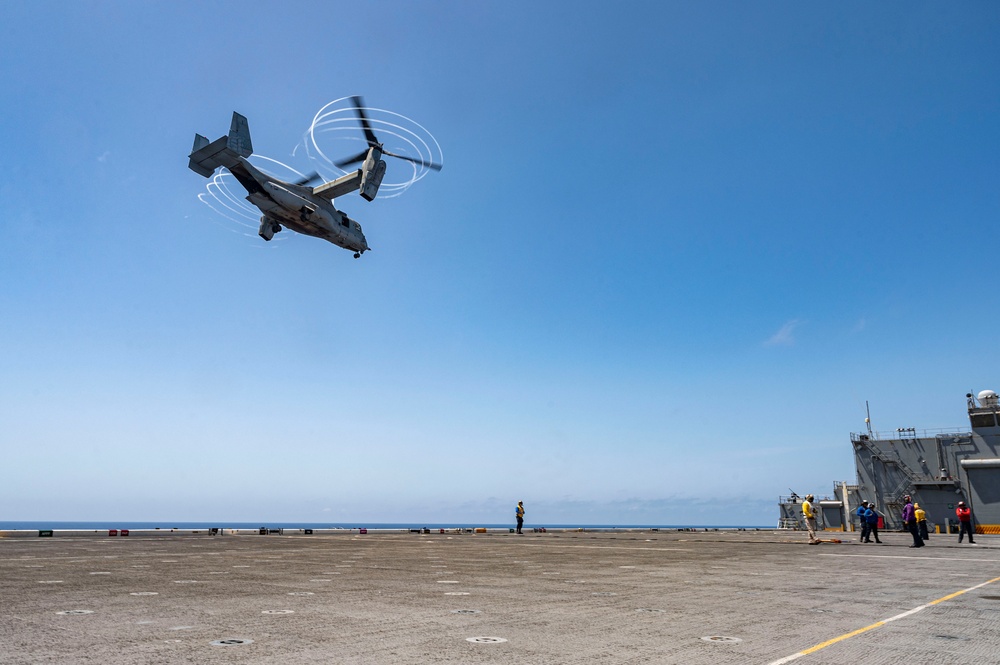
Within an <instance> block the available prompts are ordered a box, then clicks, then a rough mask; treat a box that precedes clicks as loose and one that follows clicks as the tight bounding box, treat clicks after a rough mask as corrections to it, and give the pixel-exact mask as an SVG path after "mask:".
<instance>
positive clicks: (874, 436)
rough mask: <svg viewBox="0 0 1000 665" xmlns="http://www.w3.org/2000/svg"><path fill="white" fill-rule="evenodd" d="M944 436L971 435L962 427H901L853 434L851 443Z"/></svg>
mask: <svg viewBox="0 0 1000 665" xmlns="http://www.w3.org/2000/svg"><path fill="white" fill-rule="evenodd" d="M942 434H946V435H956V434H962V435H965V436H968V435H969V430H968V428H966V429H962V428H961V427H941V428H937V429H917V428H915V427H900V428H899V429H897V430H893V431H888V432H872V433H871V434H869V433H868V432H851V441H852V442H854V443H858V442H861V441H898V440H899V439H934V438H936V437H938V436H940V435H942Z"/></svg>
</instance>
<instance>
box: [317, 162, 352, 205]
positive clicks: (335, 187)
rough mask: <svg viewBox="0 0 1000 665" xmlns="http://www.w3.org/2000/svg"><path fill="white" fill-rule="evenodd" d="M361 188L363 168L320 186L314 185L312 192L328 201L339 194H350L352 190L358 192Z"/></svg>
mask: <svg viewBox="0 0 1000 665" xmlns="http://www.w3.org/2000/svg"><path fill="white" fill-rule="evenodd" d="M360 189H361V169H358V170H357V171H355V172H354V173H348V174H347V175H342V176H340V177H339V178H337V179H336V180H331V181H330V182H325V183H323V184H322V185H320V186H319V187H314V188H313V190H312V193H313V194H314V195H315V196H320V197H322V198H324V199H327V200H328V201H332V200H334V199H335V198H337V197H338V196H343V195H344V194H350V193H351V192H356V191H358V190H360Z"/></svg>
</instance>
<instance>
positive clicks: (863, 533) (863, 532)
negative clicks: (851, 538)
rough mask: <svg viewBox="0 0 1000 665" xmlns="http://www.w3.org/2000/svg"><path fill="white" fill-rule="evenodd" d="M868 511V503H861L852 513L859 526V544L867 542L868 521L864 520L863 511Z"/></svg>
mask: <svg viewBox="0 0 1000 665" xmlns="http://www.w3.org/2000/svg"><path fill="white" fill-rule="evenodd" d="M866 510H868V502H867V501H862V502H861V505H860V506H858V509H857V510H856V511H854V513H855V514H856V515H857V516H858V522H859V523H860V526H861V537H860V538H858V540H860V541H861V542H865V541H866V540H868V520H866V519H865V511H866Z"/></svg>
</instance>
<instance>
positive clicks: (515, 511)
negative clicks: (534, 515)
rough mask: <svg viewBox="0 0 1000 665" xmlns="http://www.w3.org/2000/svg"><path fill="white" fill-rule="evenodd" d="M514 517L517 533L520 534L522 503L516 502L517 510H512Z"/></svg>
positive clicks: (522, 512)
mask: <svg viewBox="0 0 1000 665" xmlns="http://www.w3.org/2000/svg"><path fill="white" fill-rule="evenodd" d="M514 517H516V518H517V532H518V533H521V527H522V526H523V525H524V501H518V502H517V508H515V509H514Z"/></svg>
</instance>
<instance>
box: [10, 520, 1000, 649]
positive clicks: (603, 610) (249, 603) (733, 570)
mask: <svg viewBox="0 0 1000 665" xmlns="http://www.w3.org/2000/svg"><path fill="white" fill-rule="evenodd" d="M826 537H830V536H829V534H827V535H826ZM841 537H843V538H845V542H844V543H842V544H833V543H823V544H822V545H818V546H808V545H806V544H805V540H806V536H805V534H802V533H786V532H708V533H704V532H696V533H690V532H680V533H678V532H673V531H670V532H665V531H661V532H658V533H653V532H649V531H636V532H619V533H614V534H611V533H578V532H561V533H554V532H549V533H544V534H542V533H538V534H535V533H526V534H525V535H523V536H517V535H515V534H510V535H508V534H447V535H442V534H438V533H433V534H429V535H425V534H367V535H353V534H344V535H333V536H329V535H323V536H279V535H268V536H231V535H229V536H215V537H213V536H156V537H141V536H140V537H129V538H121V537H118V538H97V537H77V538H72V537H63V538H60V537H56V538H5V539H0V661H2V662H4V663H102V664H104V665H110V664H113V663H314V662H315V663H685V664H698V663H706V664H708V663H712V664H716V663H740V664H744V663H760V664H762V665H767V664H770V663H775V662H776V661H781V660H782V659H785V658H788V657H790V656H794V655H795V654H797V653H799V652H802V651H803V650H806V649H809V648H811V647H814V646H817V645H820V644H822V643H824V642H827V641H829V640H833V639H836V638H839V637H842V636H844V635H847V634H849V633H852V632H853V631H857V630H859V629H863V628H866V627H869V626H871V625H872V624H875V623H876V622H879V621H884V620H885V619H889V618H891V617H896V616H898V615H900V614H902V613H904V612H907V611H909V610H913V609H915V608H918V607H921V606H925V605H927V604H928V603H931V602H932V601H936V600H939V599H942V598H946V597H947V596H949V595H951V594H954V593H956V592H960V591H963V590H965V589H969V588H971V587H973V586H976V585H979V584H982V583H984V582H989V581H990V580H993V579H994V578H998V577H1000V537H990V536H980V537H978V539H977V540H978V543H979V544H978V545H976V546H969V545H962V546H958V544H957V542H956V537H954V536H932V537H931V541H930V545H929V546H928V547H925V548H922V549H919V550H914V549H909V548H907V547H906V544H908V542H910V541H909V536H905V535H902V534H886V535H884V536H883V539H884V540H885V541H886V544H885V545H862V544H860V543H857V542H854V540H853V539H855V538H856V537H857V534H843V535H842V536H841ZM470 610H474V612H468V611H470ZM67 611H68V612H71V613H69V614H60V612H67ZM76 611H85V612H87V613H82V612H81V613H76ZM463 611H464V612H463ZM998 623H1000V581H997V582H992V583H989V584H986V585H985V586H982V587H981V588H978V589H974V590H970V591H967V592H965V593H961V594H959V595H957V596H954V597H952V598H948V599H945V600H943V601H941V602H939V603H937V604H933V605H929V606H927V607H925V608H924V609H922V610H920V611H917V612H915V613H913V614H911V615H909V616H905V617H902V618H899V619H896V620H894V621H891V622H888V623H886V624H884V625H881V626H878V627H875V628H873V629H871V630H868V631H866V632H863V633H860V634H857V635H855V636H852V637H847V638H845V639H842V640H841V641H838V642H836V643H833V644H831V645H829V646H826V647H824V648H821V649H819V650H817V651H814V652H812V653H809V654H807V655H803V656H800V657H798V658H797V659H795V661H794V662H796V663H801V664H806V663H808V664H818V663H837V664H842V663H906V664H907V665H914V664H917V663H934V664H935V665H947V664H949V663H968V664H970V665H971V664H976V665H981V664H983V663H996V662H1000V630H998V628H1000V626H998ZM477 637H479V638H503V639H504V640H506V641H505V642H491V641H484V642H470V641H469V639H470V638H477ZM713 637H714V638H716V639H713V640H706V639H703V638H713ZM720 638H735V639H736V640H739V641H730V640H727V639H720ZM220 640H250V642H247V643H243V644H239V643H234V644H228V645H213V642H216V641H220ZM783 662H789V661H783Z"/></svg>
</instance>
